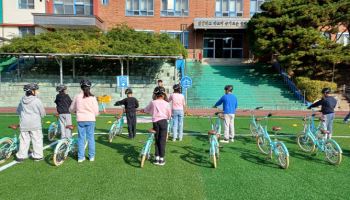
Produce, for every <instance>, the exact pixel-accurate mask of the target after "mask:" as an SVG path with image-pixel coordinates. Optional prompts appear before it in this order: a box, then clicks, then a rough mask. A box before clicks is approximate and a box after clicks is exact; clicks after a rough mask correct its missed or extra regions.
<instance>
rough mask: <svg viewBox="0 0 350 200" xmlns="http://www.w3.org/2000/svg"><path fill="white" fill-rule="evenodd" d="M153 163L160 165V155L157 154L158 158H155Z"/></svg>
mask: <svg viewBox="0 0 350 200" xmlns="http://www.w3.org/2000/svg"><path fill="white" fill-rule="evenodd" d="M153 164H155V165H159V156H156V159H155V160H154V162H153Z"/></svg>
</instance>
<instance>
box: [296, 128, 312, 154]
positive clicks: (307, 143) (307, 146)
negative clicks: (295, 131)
mask: <svg viewBox="0 0 350 200" xmlns="http://www.w3.org/2000/svg"><path fill="white" fill-rule="evenodd" d="M297 143H298V146H299V147H300V149H301V150H303V151H305V152H309V153H311V152H314V151H315V149H316V145H315V143H314V141H313V140H312V138H311V137H310V136H309V135H305V134H304V133H300V134H299V135H298V136H297Z"/></svg>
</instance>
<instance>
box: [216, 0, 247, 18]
mask: <svg viewBox="0 0 350 200" xmlns="http://www.w3.org/2000/svg"><path fill="white" fill-rule="evenodd" d="M215 16H216V17H243V0H216V1H215Z"/></svg>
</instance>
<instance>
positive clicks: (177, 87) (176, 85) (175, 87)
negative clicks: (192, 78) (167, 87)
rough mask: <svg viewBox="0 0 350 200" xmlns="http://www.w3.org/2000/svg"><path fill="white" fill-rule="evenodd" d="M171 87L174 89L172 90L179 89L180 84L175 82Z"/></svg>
mask: <svg viewBox="0 0 350 200" xmlns="http://www.w3.org/2000/svg"><path fill="white" fill-rule="evenodd" d="M173 89H174V90H181V85H180V84H175V85H174V86H173Z"/></svg>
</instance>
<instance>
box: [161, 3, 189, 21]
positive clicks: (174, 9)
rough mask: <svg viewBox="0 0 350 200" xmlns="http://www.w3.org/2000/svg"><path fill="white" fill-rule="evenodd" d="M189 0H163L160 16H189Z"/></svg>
mask: <svg viewBox="0 0 350 200" xmlns="http://www.w3.org/2000/svg"><path fill="white" fill-rule="evenodd" d="M188 1H189V0H162V5H161V11H160V16H168V17H182V16H188V15H189V12H188V10H189V9H188V7H189V6H188Z"/></svg>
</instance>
